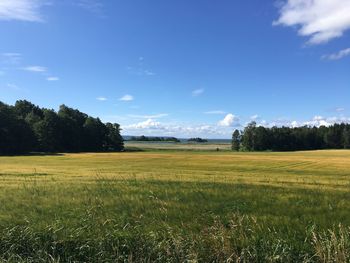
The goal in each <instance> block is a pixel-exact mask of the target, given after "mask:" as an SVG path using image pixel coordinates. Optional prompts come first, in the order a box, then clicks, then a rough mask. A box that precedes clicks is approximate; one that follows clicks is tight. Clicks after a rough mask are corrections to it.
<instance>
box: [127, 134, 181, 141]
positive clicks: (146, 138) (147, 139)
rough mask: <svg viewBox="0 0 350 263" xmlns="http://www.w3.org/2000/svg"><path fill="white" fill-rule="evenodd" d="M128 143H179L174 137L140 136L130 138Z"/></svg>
mask: <svg viewBox="0 0 350 263" xmlns="http://www.w3.org/2000/svg"><path fill="white" fill-rule="evenodd" d="M129 141H137V142H180V140H179V139H177V138H175V137H146V136H144V135H141V136H132V137H130V139H129Z"/></svg>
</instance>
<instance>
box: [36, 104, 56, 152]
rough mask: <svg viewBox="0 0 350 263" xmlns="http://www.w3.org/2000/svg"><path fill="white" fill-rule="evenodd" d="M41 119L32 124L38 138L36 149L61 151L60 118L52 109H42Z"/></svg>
mask: <svg viewBox="0 0 350 263" xmlns="http://www.w3.org/2000/svg"><path fill="white" fill-rule="evenodd" d="M43 115H44V117H43V119H42V120H39V121H37V122H35V123H34V124H33V130H34V133H35V135H36V137H37V140H38V150H40V151H45V152H57V151H61V150H62V147H61V139H62V134H61V129H60V128H61V127H60V119H59V117H58V116H57V113H56V112H54V111H53V110H47V109H45V110H43Z"/></svg>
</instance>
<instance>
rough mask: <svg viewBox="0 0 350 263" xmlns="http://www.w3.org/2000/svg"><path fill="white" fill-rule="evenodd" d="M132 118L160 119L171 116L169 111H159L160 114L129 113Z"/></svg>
mask: <svg viewBox="0 0 350 263" xmlns="http://www.w3.org/2000/svg"><path fill="white" fill-rule="evenodd" d="M128 116H129V117H131V118H137V119H159V118H163V117H166V116H169V114H167V113H159V114H153V115H135V114H129V115H128Z"/></svg>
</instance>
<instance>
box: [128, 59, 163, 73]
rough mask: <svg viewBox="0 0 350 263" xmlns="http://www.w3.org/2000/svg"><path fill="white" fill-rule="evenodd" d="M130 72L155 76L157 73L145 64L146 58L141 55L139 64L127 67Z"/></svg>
mask: <svg viewBox="0 0 350 263" xmlns="http://www.w3.org/2000/svg"><path fill="white" fill-rule="evenodd" d="M126 69H127V71H128V72H129V74H133V75H138V76H155V75H156V73H155V72H154V71H153V70H151V69H149V68H148V67H147V65H145V58H144V57H139V58H138V64H137V66H128V67H126Z"/></svg>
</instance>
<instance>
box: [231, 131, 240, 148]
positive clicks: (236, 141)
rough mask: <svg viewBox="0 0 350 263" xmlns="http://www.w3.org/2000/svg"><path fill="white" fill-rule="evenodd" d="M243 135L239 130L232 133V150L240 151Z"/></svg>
mask: <svg viewBox="0 0 350 263" xmlns="http://www.w3.org/2000/svg"><path fill="white" fill-rule="evenodd" d="M241 140H242V135H241V132H240V131H239V130H235V131H234V132H233V134H232V150H233V151H239V149H240V147H241Z"/></svg>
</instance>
